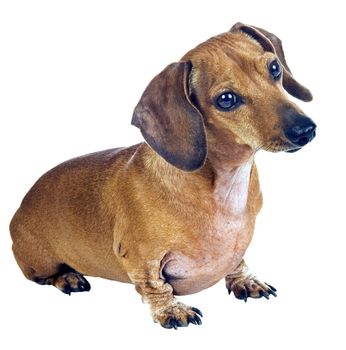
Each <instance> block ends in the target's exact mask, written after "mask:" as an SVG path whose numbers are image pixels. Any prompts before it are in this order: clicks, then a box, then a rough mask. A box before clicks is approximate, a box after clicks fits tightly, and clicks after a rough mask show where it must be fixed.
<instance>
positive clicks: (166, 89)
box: [131, 62, 207, 171]
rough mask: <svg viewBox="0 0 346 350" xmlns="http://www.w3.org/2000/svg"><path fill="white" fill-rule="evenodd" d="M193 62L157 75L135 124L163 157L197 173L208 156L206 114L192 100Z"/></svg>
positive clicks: (140, 106)
mask: <svg viewBox="0 0 346 350" xmlns="http://www.w3.org/2000/svg"><path fill="white" fill-rule="evenodd" d="M191 70H192V64H191V62H178V63H172V64H170V65H169V66H167V67H166V68H165V69H164V70H163V71H162V72H161V73H160V74H159V75H157V76H156V77H155V78H154V79H153V80H152V81H151V82H150V83H149V85H148V87H147V88H146V89H145V91H144V93H143V95H142V97H141V99H140V101H139V102H138V104H137V106H136V108H135V110H134V113H133V116H132V122H131V124H133V125H135V126H137V127H138V128H139V129H140V130H141V133H142V135H143V137H144V139H145V140H146V141H147V143H148V144H149V145H150V147H151V148H153V149H154V150H155V151H156V152H157V153H158V154H159V155H160V156H161V157H163V158H164V159H165V160H166V161H167V162H168V163H170V164H172V165H174V166H175V167H177V168H179V169H181V170H185V171H194V170H197V169H199V168H201V167H202V166H203V164H204V162H205V159H206V156H207V144H206V136H205V130H204V123H203V119H202V115H201V113H200V112H199V110H198V109H197V108H196V107H195V106H194V105H193V104H192V102H191V101H190V98H189V77H190V74H191Z"/></svg>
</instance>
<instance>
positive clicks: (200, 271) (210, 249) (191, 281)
mask: <svg viewBox="0 0 346 350" xmlns="http://www.w3.org/2000/svg"><path fill="white" fill-rule="evenodd" d="M251 167H252V163H249V164H246V165H245V166H244V167H242V168H240V169H237V170H236V171H235V172H233V173H232V174H229V175H230V176H228V177H227V176H223V177H222V178H221V179H220V181H219V182H218V183H216V185H215V188H214V193H213V195H214V199H215V206H216V207H215V212H214V214H213V216H212V218H211V220H210V222H209V223H208V224H205V227H202V229H201V232H198V234H197V237H198V244H197V245H194V244H193V246H197V247H198V249H191V250H189V251H186V250H183V251H174V252H171V253H170V254H169V257H168V259H167V260H168V261H167V264H166V265H165V267H164V269H163V272H164V274H165V275H166V277H167V276H168V279H170V283H171V284H172V286H173V288H174V290H175V292H176V293H177V294H190V293H194V292H198V291H199V290H202V289H205V288H207V287H209V286H211V285H212V284H214V283H216V282H217V281H218V280H220V279H221V278H223V277H225V276H226V275H227V274H230V273H231V272H232V271H234V269H235V268H236V267H237V266H238V265H239V263H240V261H241V259H242V257H243V255H244V253H245V251H246V248H247V247H248V245H249V243H250V240H251V236H252V229H253V225H252V220H251V218H250V217H249V214H248V211H247V201H248V188H249V179H250V172H251ZM224 175H227V174H224Z"/></svg>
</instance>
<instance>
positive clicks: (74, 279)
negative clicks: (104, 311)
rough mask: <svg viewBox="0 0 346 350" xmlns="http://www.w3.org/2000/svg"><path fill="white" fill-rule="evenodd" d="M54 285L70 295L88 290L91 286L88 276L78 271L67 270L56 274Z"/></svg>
mask: <svg viewBox="0 0 346 350" xmlns="http://www.w3.org/2000/svg"><path fill="white" fill-rule="evenodd" d="M53 285H54V286H55V287H56V288H58V289H59V290H61V291H62V292H63V293H65V294H68V295H70V294H71V293H77V292H88V291H89V290H90V288H91V287H90V284H89V282H88V281H87V280H86V278H85V277H84V276H83V275H81V274H80V273H78V272H66V273H64V274H62V275H59V276H56V277H55V279H54V282H53Z"/></svg>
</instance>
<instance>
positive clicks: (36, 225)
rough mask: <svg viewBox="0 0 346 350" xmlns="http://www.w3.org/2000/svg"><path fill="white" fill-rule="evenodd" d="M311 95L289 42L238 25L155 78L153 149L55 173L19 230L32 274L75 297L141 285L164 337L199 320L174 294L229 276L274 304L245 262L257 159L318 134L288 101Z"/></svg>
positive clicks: (141, 116)
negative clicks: (101, 285)
mask: <svg viewBox="0 0 346 350" xmlns="http://www.w3.org/2000/svg"><path fill="white" fill-rule="evenodd" d="M283 88H284V89H285V90H287V91H288V92H289V93H290V94H291V95H293V96H295V97H297V98H299V99H301V100H304V101H310V100H311V99H312V96H311V94H310V92H309V90H307V89H306V88H304V87H303V86H301V85H300V84H299V83H298V82H297V81H296V80H295V79H294V78H293V76H292V74H291V72H290V70H289V68H288V66H287V64H286V61H285V57H284V53H283V50H282V46H281V42H280V40H279V39H278V38H277V37H276V36H275V35H273V34H271V33H268V32H266V31H265V30H262V29H259V28H256V27H251V26H247V25H243V24H240V23H238V24H236V25H235V26H233V28H232V29H231V30H230V32H227V33H224V34H221V35H219V36H216V37H213V38H211V39H210V40H208V41H206V42H205V43H203V44H201V45H199V46H198V47H197V48H195V49H193V50H191V51H190V52H188V53H187V54H186V55H185V56H184V57H183V58H182V59H181V60H180V61H179V62H178V63H172V64H170V65H169V66H168V67H167V68H165V69H164V70H163V71H162V72H161V73H160V74H159V75H158V76H156V77H155V78H154V79H153V80H152V81H151V83H150V84H149V86H148V87H147V88H146V90H145V91H144V94H143V96H142V98H141V99H140V101H139V103H138V105H137V107H136V108H135V111H134V114H133V119H132V124H134V125H135V126H137V127H138V128H140V130H141V132H142V134H143V136H144V138H145V140H146V142H147V143H140V144H138V145H135V146H132V147H129V148H118V149H113V150H107V151H103V152H98V153H93V154H90V155H86V156H83V157H79V158H76V159H73V160H69V161H67V162H65V163H63V164H60V165H58V166H57V167H56V168H54V169H52V170H51V171H49V172H48V173H46V174H45V175H43V176H42V177H41V178H40V179H39V180H38V182H37V183H36V184H35V185H34V186H33V188H32V189H31V190H30V191H29V193H28V194H27V195H26V197H25V198H24V200H23V202H22V205H21V207H20V208H19V210H18V211H17V213H16V214H15V216H14V218H13V220H12V222H11V227H10V229H11V234H12V239H13V251H14V255H15V257H16V260H17V262H18V264H19V266H20V268H21V269H22V271H23V273H24V275H25V276H26V277H27V278H28V279H30V280H33V281H35V282H37V283H40V284H52V285H54V286H55V287H57V288H58V289H60V290H61V291H63V292H64V293H68V294H70V293H71V292H81V291H86V290H89V289H90V285H89V283H88V282H87V281H86V279H85V278H84V277H83V275H90V276H99V277H103V278H108V279H111V280H117V281H121V282H129V283H133V284H134V285H135V287H136V290H137V291H138V292H139V293H140V294H141V296H142V298H143V299H144V300H145V301H147V302H148V303H149V304H150V307H151V311H152V315H153V318H154V321H156V322H159V323H160V324H161V325H162V326H163V327H166V328H177V327H181V326H187V325H188V324H189V323H194V324H200V323H201V320H200V317H199V316H202V314H201V312H200V311H199V310H198V309H196V308H193V307H189V306H187V305H184V304H182V303H180V302H178V301H177V300H176V299H175V297H174V294H175V295H184V294H191V293H196V292H198V291H200V290H203V289H205V288H208V287H210V286H212V285H213V284H215V283H216V282H218V281H219V280H220V279H221V278H224V277H225V279H226V287H227V289H228V291H229V292H231V291H233V292H234V294H235V296H236V297H237V298H239V299H244V300H245V301H246V299H247V297H252V298H260V297H262V296H264V297H266V298H268V297H269V295H270V294H272V295H274V296H275V289H274V288H273V287H271V286H270V285H268V284H265V283H262V282H260V281H259V280H258V279H257V278H256V277H255V276H254V275H252V274H250V273H249V272H248V269H247V267H246V265H245V263H244V260H243V255H244V253H245V251H246V249H247V247H248V245H249V243H250V241H251V238H252V235H253V231H254V225H255V219H256V215H257V214H258V212H259V210H260V209H261V206H262V196H261V191H260V188H259V181H258V175H257V171H256V166H255V163H254V155H255V153H256V151H257V150H259V149H265V150H268V151H272V152H278V151H289V152H292V151H296V150H299V149H300V148H301V147H302V146H304V145H305V144H307V143H308V142H309V141H311V140H312V139H313V137H314V136H315V128H316V125H315V124H314V123H313V122H312V120H311V119H309V118H307V117H306V116H304V114H303V113H302V112H301V110H300V109H299V108H298V107H297V106H296V105H295V104H293V103H292V102H291V101H289V100H288V98H287V96H286V95H285V92H284V89H283Z"/></svg>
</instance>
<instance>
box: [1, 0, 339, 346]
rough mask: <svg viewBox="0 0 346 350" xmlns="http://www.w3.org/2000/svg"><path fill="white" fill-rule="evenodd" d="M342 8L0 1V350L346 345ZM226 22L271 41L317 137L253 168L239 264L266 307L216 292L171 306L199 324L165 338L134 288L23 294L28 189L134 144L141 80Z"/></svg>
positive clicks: (107, 284)
mask: <svg viewBox="0 0 346 350" xmlns="http://www.w3.org/2000/svg"><path fill="white" fill-rule="evenodd" d="M322 4H323V5H322ZM341 4H342V2H341V1H340V2H336V1H332V0H329V1H328V3H327V4H326V3H325V2H319V1H316V2H315V1H311V2H308V1H305V2H304V1H299V2H293V1H289V2H287V3H284V2H280V1H265V0H261V1H233V0H228V1H216V0H209V1H202V0H199V1H182V2H180V1H177V0H176V1H171V2H168V1H148V0H147V1H140V0H138V1H134V0H133V1H128V2H125V1H72V0H69V1H48V0H45V1H16V0H12V1H1V3H0V52H1V53H0V70H1V74H0V113H1V114H0V123H1V128H0V133H1V134H0V137H1V138H0V142H1V157H0V161H1V172H0V176H1V181H0V185H1V193H0V201H1V208H0V215H1V221H0V224H1V228H0V240H1V242H0V348H1V349H6V350H10V349H37V350H40V349H54V350H55V349H64V348H69V349H76V348H78V349H93V348H98V349H124V348H136V347H137V348H138V347H141V348H148V349H161V348H165V349H176V348H180V349H182V348H194V349H197V348H203V349H204V348H219V347H222V348H233V349H234V348H242V349H271V348H276V349H283V350H285V349H303V348H308V349H312V348H316V347H318V348H321V349H333V350H337V349H345V348H346V345H345V341H344V331H345V320H344V318H345V317H344V315H345V311H346V310H345V309H346V308H345V296H344V294H345V291H346V288H345V287H346V285H345V277H344V273H345V271H344V266H345V253H344V251H345V244H344V242H345V240H344V239H343V238H344V235H345V217H346V215H345V197H346V191H345V182H344V181H345V170H344V168H343V163H344V154H345V152H344V147H345V146H344V144H345V141H344V132H345V130H344V128H345V89H344V86H345V69H344V65H345V56H344V46H345V34H346V33H345V27H344V15H343V12H344V10H342V9H341ZM237 21H242V22H244V23H249V24H254V25H256V26H259V27H262V28H265V29H267V30H269V31H272V32H274V33H275V34H277V35H278V36H279V37H280V38H281V39H282V40H283V43H284V49H285V51H286V57H287V61H288V64H289V65H290V68H291V70H292V71H293V72H294V74H295V77H296V78H297V79H298V80H299V81H300V82H301V83H303V84H304V85H306V86H307V87H309V88H310V89H311V91H312V92H313V94H314V101H313V102H311V103H309V104H305V103H300V102H297V103H299V105H300V106H301V107H302V108H303V110H304V111H305V112H306V113H307V114H308V115H310V116H311V117H312V118H313V119H314V121H315V122H316V123H317V124H318V136H317V138H316V140H314V141H313V143H311V144H310V145H308V146H307V147H306V148H304V149H303V150H302V151H300V152H298V153H294V154H283V153H282V154H270V153H264V152H262V153H260V154H258V156H257V164H258V167H259V172H260V177H261V185H262V189H263V193H264V208H263V210H262V212H261V214H260V215H259V217H258V221H257V227H256V233H255V238H254V240H253V242H252V244H251V246H250V248H249V250H248V252H247V255H246V257H247V261H248V264H249V265H250V267H251V269H252V270H253V271H254V272H255V273H256V274H257V275H258V276H261V277H262V279H264V280H265V281H267V282H269V283H271V284H273V285H274V286H275V287H277V289H278V297H277V298H274V299H271V300H269V301H267V300H265V299H263V300H262V299H261V300H249V301H248V303H247V304H245V303H244V302H242V301H239V300H236V299H235V298H234V297H233V296H228V294H227V292H226V290H225V287H224V282H223V281H221V282H220V283H219V284H217V285H216V286H214V287H212V288H210V289H208V290H206V291H203V292H201V293H198V294H196V295H192V296H188V297H182V298H180V299H181V300H182V301H184V302H186V303H188V304H190V305H193V306H196V307H198V308H200V309H201V310H202V311H203V313H204V315H205V317H204V318H203V325H202V326H200V327H197V326H193V325H191V326H189V327H188V328H185V329H179V330H178V331H174V330H165V329H162V328H161V327H160V326H158V325H157V324H154V323H153V322H152V320H151V317H150V315H149V310H148V307H147V306H146V305H143V304H142V303H141V300H140V297H139V295H137V293H136V292H135V290H134V287H133V286H131V285H126V284H121V283H117V282H112V281H107V280H102V279H99V278H89V281H90V283H91V285H92V290H91V292H90V293H79V294H75V295H72V296H70V297H68V296H66V295H64V294H62V293H60V292H59V291H58V290H56V289H55V288H52V287H48V286H45V287H42V286H39V285H36V284H34V283H32V282H29V281H27V280H26V279H25V278H24V276H23V275H22V273H21V271H20V270H19V268H18V266H17V265H16V263H15V261H14V258H13V256H12V252H11V241H10V237H9V232H8V224H9V221H10V219H11V217H12V215H13V214H14V212H15V210H16V209H17V207H18V206H19V204H20V201H21V199H22V198H23V196H24V194H25V193H26V192H27V191H28V190H29V188H30V187H31V186H32V185H33V183H34V182H35V181H36V179H37V178H38V177H39V176H40V175H42V174H43V173H44V172H45V171H47V170H48V169H50V168H51V167H53V166H55V165H56V164H58V163H60V162H62V161H64V160H66V159H69V158H72V157H75V156H78V155H81V154H85V153H88V152H93V151H97V150H102V149H106V148H112V147H117V146H124V145H131V144H134V143H136V142H138V141H140V140H141V135H140V133H139V131H138V130H136V128H134V127H133V126H131V125H130V119H131V115H132V110H133V108H134V106H135V104H136V103H137V101H138V99H139V97H140V95H141V93H142V92H143V89H144V88H145V86H146V85H147V83H148V82H149V80H150V79H151V78H153V76H154V75H156V74H157V73H159V72H160V71H161V70H162V69H163V68H164V67H165V66H166V65H167V64H169V63H171V62H173V61H176V60H179V59H180V57H181V56H182V55H183V54H184V53H185V52H186V51H188V50H189V49H191V48H193V47H194V46H196V45H197V44H199V43H200V42H202V41H204V40H206V39H207V38H209V37H210V36H213V35H216V34H219V33H221V32H224V31H227V30H228V29H229V28H230V27H231V26H232V25H233V24H234V23H235V22H237Z"/></svg>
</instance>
